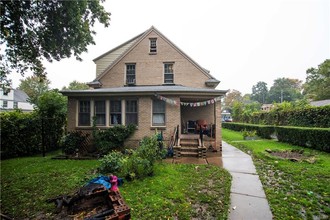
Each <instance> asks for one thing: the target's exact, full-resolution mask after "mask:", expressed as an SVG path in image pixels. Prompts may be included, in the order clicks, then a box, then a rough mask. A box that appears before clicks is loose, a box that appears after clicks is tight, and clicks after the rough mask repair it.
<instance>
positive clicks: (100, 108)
mask: <svg viewBox="0 0 330 220" xmlns="http://www.w3.org/2000/svg"><path fill="white" fill-rule="evenodd" d="M94 114H95V124H96V125H101V126H105V101H95V113H94Z"/></svg>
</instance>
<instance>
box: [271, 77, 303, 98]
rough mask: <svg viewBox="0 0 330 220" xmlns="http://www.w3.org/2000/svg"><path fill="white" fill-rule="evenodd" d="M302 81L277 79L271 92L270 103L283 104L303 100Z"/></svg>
mask: <svg viewBox="0 0 330 220" xmlns="http://www.w3.org/2000/svg"><path fill="white" fill-rule="evenodd" d="M301 90H302V81H301V80H299V79H290V78H284V77H283V78H277V79H275V80H274V84H273V86H272V87H271V88H270V90H269V98H268V102H269V103H272V102H276V103H281V102H283V101H288V102H291V101H295V100H297V99H300V98H302V94H301Z"/></svg>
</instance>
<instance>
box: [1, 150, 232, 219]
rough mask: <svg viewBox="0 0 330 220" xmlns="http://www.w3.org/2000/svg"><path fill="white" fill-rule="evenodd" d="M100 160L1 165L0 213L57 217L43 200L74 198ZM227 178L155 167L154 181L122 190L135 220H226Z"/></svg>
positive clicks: (217, 172)
mask: <svg viewBox="0 0 330 220" xmlns="http://www.w3.org/2000/svg"><path fill="white" fill-rule="evenodd" d="M99 164H100V163H99V161H96V160H52V159H51V157H50V156H47V157H45V158H42V157H26V158H17V159H10V160H4V161H1V213H4V214H7V215H8V216H10V217H14V218H15V219H23V218H28V219H35V218H37V217H40V216H42V218H49V219H51V218H55V217H56V215H55V214H54V213H53V211H54V210H55V207H54V204H53V203H47V202H46V200H47V199H49V198H52V197H55V196H58V195H65V194H73V193H74V192H75V191H76V190H77V189H78V188H79V187H81V186H82V185H84V184H85V183H86V182H87V181H88V180H89V179H91V178H92V177H94V176H95V175H97V174H93V170H95V169H96V168H97V167H98V165H99ZM230 181H231V177H230V175H229V173H228V172H226V171H225V170H223V169H221V168H219V167H215V166H210V165H198V166H197V165H183V164H167V163H157V164H156V167H155V173H154V176H152V177H148V178H145V179H144V180H136V181H133V182H125V184H124V185H123V186H122V187H121V188H120V192H121V193H122V195H123V197H124V199H125V201H126V203H127V204H128V205H129V206H130V207H131V214H132V218H133V219H155V218H157V219H176V218H177V219H191V218H193V217H196V218H198V219H200V218H202V219H203V218H204V219H205V218H209V219H210V218H211V219H226V218H227V215H228V208H229V196H230Z"/></svg>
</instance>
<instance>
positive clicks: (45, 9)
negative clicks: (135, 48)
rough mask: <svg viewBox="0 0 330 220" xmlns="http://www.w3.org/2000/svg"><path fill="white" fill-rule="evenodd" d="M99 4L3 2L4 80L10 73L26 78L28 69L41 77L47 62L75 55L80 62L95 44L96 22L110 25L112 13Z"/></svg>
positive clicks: (0, 7) (77, 1) (0, 27)
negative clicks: (13, 72)
mask: <svg viewBox="0 0 330 220" xmlns="http://www.w3.org/2000/svg"><path fill="white" fill-rule="evenodd" d="M100 1H101V2H103V0H95V1H89V0H74V1H57V0H56V1H38V0H30V1H1V2H0V10H1V11H0V12H1V13H0V14H1V17H0V30H1V31H0V42H1V45H2V44H3V45H5V46H6V48H5V56H3V57H2V59H1V65H0V66H1V68H0V71H1V76H2V75H8V74H10V72H11V70H15V71H16V72H18V73H20V74H22V75H24V73H25V72H26V71H27V70H28V69H30V70H31V71H32V72H33V73H34V74H36V75H37V76H42V75H44V74H45V68H44V66H43V64H42V61H43V60H44V59H46V60H47V61H49V62H52V61H53V60H57V61H59V60H60V59H62V58H68V57H71V56H72V55H73V56H75V57H76V59H78V60H81V58H80V56H79V55H80V54H81V53H83V52H86V51H87V46H88V45H90V44H94V40H93V35H94V34H96V33H95V31H94V30H93V29H92V27H93V26H94V24H95V21H96V20H98V21H99V22H100V23H102V24H104V25H105V26H106V27H107V26H108V25H109V21H110V13H108V12H106V11H105V9H104V7H103V6H102V5H101V4H100Z"/></svg>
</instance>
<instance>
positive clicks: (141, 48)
mask: <svg viewBox="0 0 330 220" xmlns="http://www.w3.org/2000/svg"><path fill="white" fill-rule="evenodd" d="M153 37H156V38H157V54H154V55H150V54H149V38H153ZM164 62H174V66H173V68H174V83H175V84H181V85H184V86H188V87H195V88H207V87H206V86H205V81H206V80H207V79H208V77H207V76H206V75H204V73H203V72H202V71H201V70H200V69H198V68H197V67H196V66H195V65H194V64H193V63H191V62H190V61H189V60H187V59H186V58H185V57H184V56H183V55H182V54H180V53H179V52H178V51H177V50H176V49H175V48H174V47H172V46H171V45H170V44H168V43H167V42H166V41H165V40H164V39H162V38H161V37H159V36H157V34H156V33H155V32H151V33H150V34H149V35H148V36H147V37H146V38H144V39H143V40H142V41H141V42H140V43H139V44H138V45H136V47H134V48H133V49H132V50H131V51H130V52H129V53H128V54H127V55H126V56H125V57H123V59H122V60H120V62H118V63H117V64H116V65H114V66H113V68H112V69H111V70H110V71H109V72H108V73H106V74H105V75H104V76H103V77H102V78H101V79H100V82H101V83H102V84H103V87H104V88H106V87H121V86H123V85H125V68H126V64H127V63H136V85H160V84H163V83H164V69H163V68H164Z"/></svg>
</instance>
